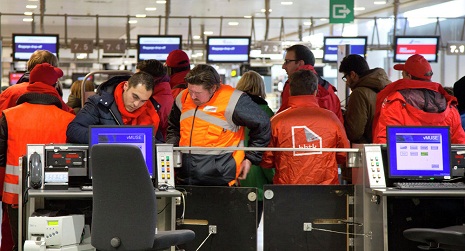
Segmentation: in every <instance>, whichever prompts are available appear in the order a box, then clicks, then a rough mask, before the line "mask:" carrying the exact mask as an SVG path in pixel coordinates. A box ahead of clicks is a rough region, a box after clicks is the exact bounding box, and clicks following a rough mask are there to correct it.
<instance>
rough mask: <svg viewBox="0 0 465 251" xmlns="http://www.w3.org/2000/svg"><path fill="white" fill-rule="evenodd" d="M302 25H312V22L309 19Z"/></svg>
mask: <svg viewBox="0 0 465 251" xmlns="http://www.w3.org/2000/svg"><path fill="white" fill-rule="evenodd" d="M304 25H307V26H310V25H312V22H310V21H308V22H304Z"/></svg>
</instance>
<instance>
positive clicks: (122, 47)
mask: <svg viewBox="0 0 465 251" xmlns="http://www.w3.org/2000/svg"><path fill="white" fill-rule="evenodd" d="M125 52H126V42H125V41H124V40H123V39H105V40H103V53H125Z"/></svg>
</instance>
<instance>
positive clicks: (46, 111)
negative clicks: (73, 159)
mask: <svg viewBox="0 0 465 251" xmlns="http://www.w3.org/2000/svg"><path fill="white" fill-rule="evenodd" d="M3 113H4V115H5V118H6V121H7V127H8V135H7V136H8V139H7V152H6V172H5V180H4V186H3V198H2V201H3V202H5V203H7V204H18V194H19V192H20V191H19V182H20V179H19V177H20V173H19V166H18V165H19V157H21V156H23V155H25V154H26V152H27V144H49V143H65V142H66V127H67V126H68V124H69V122H71V120H73V118H74V115H73V114H71V113H68V112H65V111H63V110H61V109H59V108H57V107H56V106H54V105H39V104H30V103H23V104H21V105H18V106H15V107H13V108H10V109H7V110H4V111H3ZM25 114H27V116H25Z"/></svg>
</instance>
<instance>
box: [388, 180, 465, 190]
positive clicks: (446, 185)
mask: <svg viewBox="0 0 465 251" xmlns="http://www.w3.org/2000/svg"><path fill="white" fill-rule="evenodd" d="M394 186H395V187H396V188H399V189H406V190H407V189H410V190H461V189H463V190H465V184H464V183H463V182H455V183H450V182H396V183H394Z"/></svg>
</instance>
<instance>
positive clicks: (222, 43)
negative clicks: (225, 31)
mask: <svg viewBox="0 0 465 251" xmlns="http://www.w3.org/2000/svg"><path fill="white" fill-rule="evenodd" d="M249 54H250V37H208V38H207V63H248V62H249V61H250V57H249Z"/></svg>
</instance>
